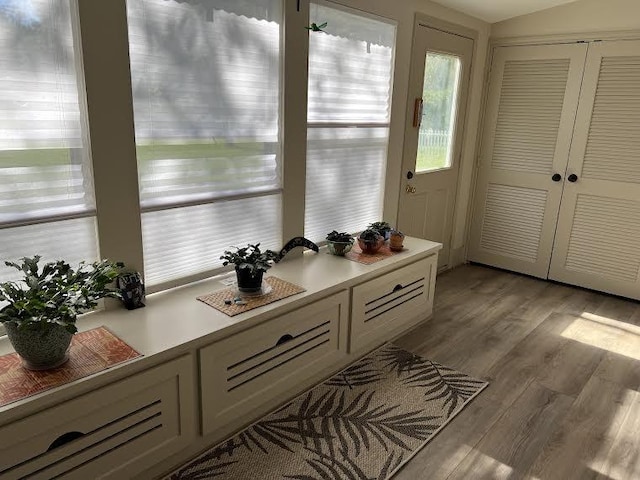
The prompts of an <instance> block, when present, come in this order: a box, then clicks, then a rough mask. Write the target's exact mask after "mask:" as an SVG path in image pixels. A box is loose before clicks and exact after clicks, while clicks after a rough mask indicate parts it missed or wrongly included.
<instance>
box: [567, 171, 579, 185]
mask: <svg viewBox="0 0 640 480" xmlns="http://www.w3.org/2000/svg"><path fill="white" fill-rule="evenodd" d="M567 180H569V181H570V182H571V183H575V182H577V181H578V175H576V174H575V173H572V174H571V175H569V176H568V177H567Z"/></svg>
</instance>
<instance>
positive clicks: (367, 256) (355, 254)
mask: <svg viewBox="0 0 640 480" xmlns="http://www.w3.org/2000/svg"><path fill="white" fill-rule="evenodd" d="M405 250H406V248H403V249H402V250H399V251H397V252H394V251H393V250H391V249H390V248H389V245H388V244H386V243H385V244H384V245H383V246H382V247H380V250H378V251H377V252H376V253H362V249H361V248H360V245H358V242H356V243H355V244H354V245H353V248H352V249H351V251H349V252H347V253H346V255H345V258H348V259H349V260H351V261H353V262H358V263H364V264H365V265H371V264H373V263H376V262H379V261H381V260H384V259H385V258H389V257H392V256H393V255H396V254H398V253H400V252H403V251H405Z"/></svg>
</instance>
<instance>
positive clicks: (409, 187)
mask: <svg viewBox="0 0 640 480" xmlns="http://www.w3.org/2000/svg"><path fill="white" fill-rule="evenodd" d="M405 192H407V193H416V187H414V186H413V185H407V188H405Z"/></svg>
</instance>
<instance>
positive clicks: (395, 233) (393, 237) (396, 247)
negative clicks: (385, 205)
mask: <svg viewBox="0 0 640 480" xmlns="http://www.w3.org/2000/svg"><path fill="white" fill-rule="evenodd" d="M403 242H404V233H402V232H401V231H399V230H391V234H390V235H389V248H390V249H391V250H393V251H394V252H397V251H400V250H402V249H403V248H404V245H403Z"/></svg>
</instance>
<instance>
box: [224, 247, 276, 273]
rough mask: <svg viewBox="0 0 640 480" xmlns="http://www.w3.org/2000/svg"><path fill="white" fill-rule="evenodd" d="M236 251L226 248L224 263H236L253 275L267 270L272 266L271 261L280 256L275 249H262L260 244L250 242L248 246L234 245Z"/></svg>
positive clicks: (239, 267) (238, 267)
mask: <svg viewBox="0 0 640 480" xmlns="http://www.w3.org/2000/svg"><path fill="white" fill-rule="evenodd" d="M232 248H235V249H236V250H235V251H231V250H225V251H224V254H223V255H222V256H221V257H220V260H224V262H222V265H224V266H227V265H229V264H234V265H235V266H236V269H238V270H245V269H246V270H249V271H250V272H251V275H252V276H255V274H256V273H257V272H266V271H267V270H269V269H270V268H271V262H272V261H274V260H277V259H278V258H279V255H278V253H276V252H274V251H273V250H265V251H264V252H263V251H261V250H260V244H259V243H256V244H255V245H253V244H251V243H249V244H248V245H247V246H246V247H242V248H239V247H232Z"/></svg>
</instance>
